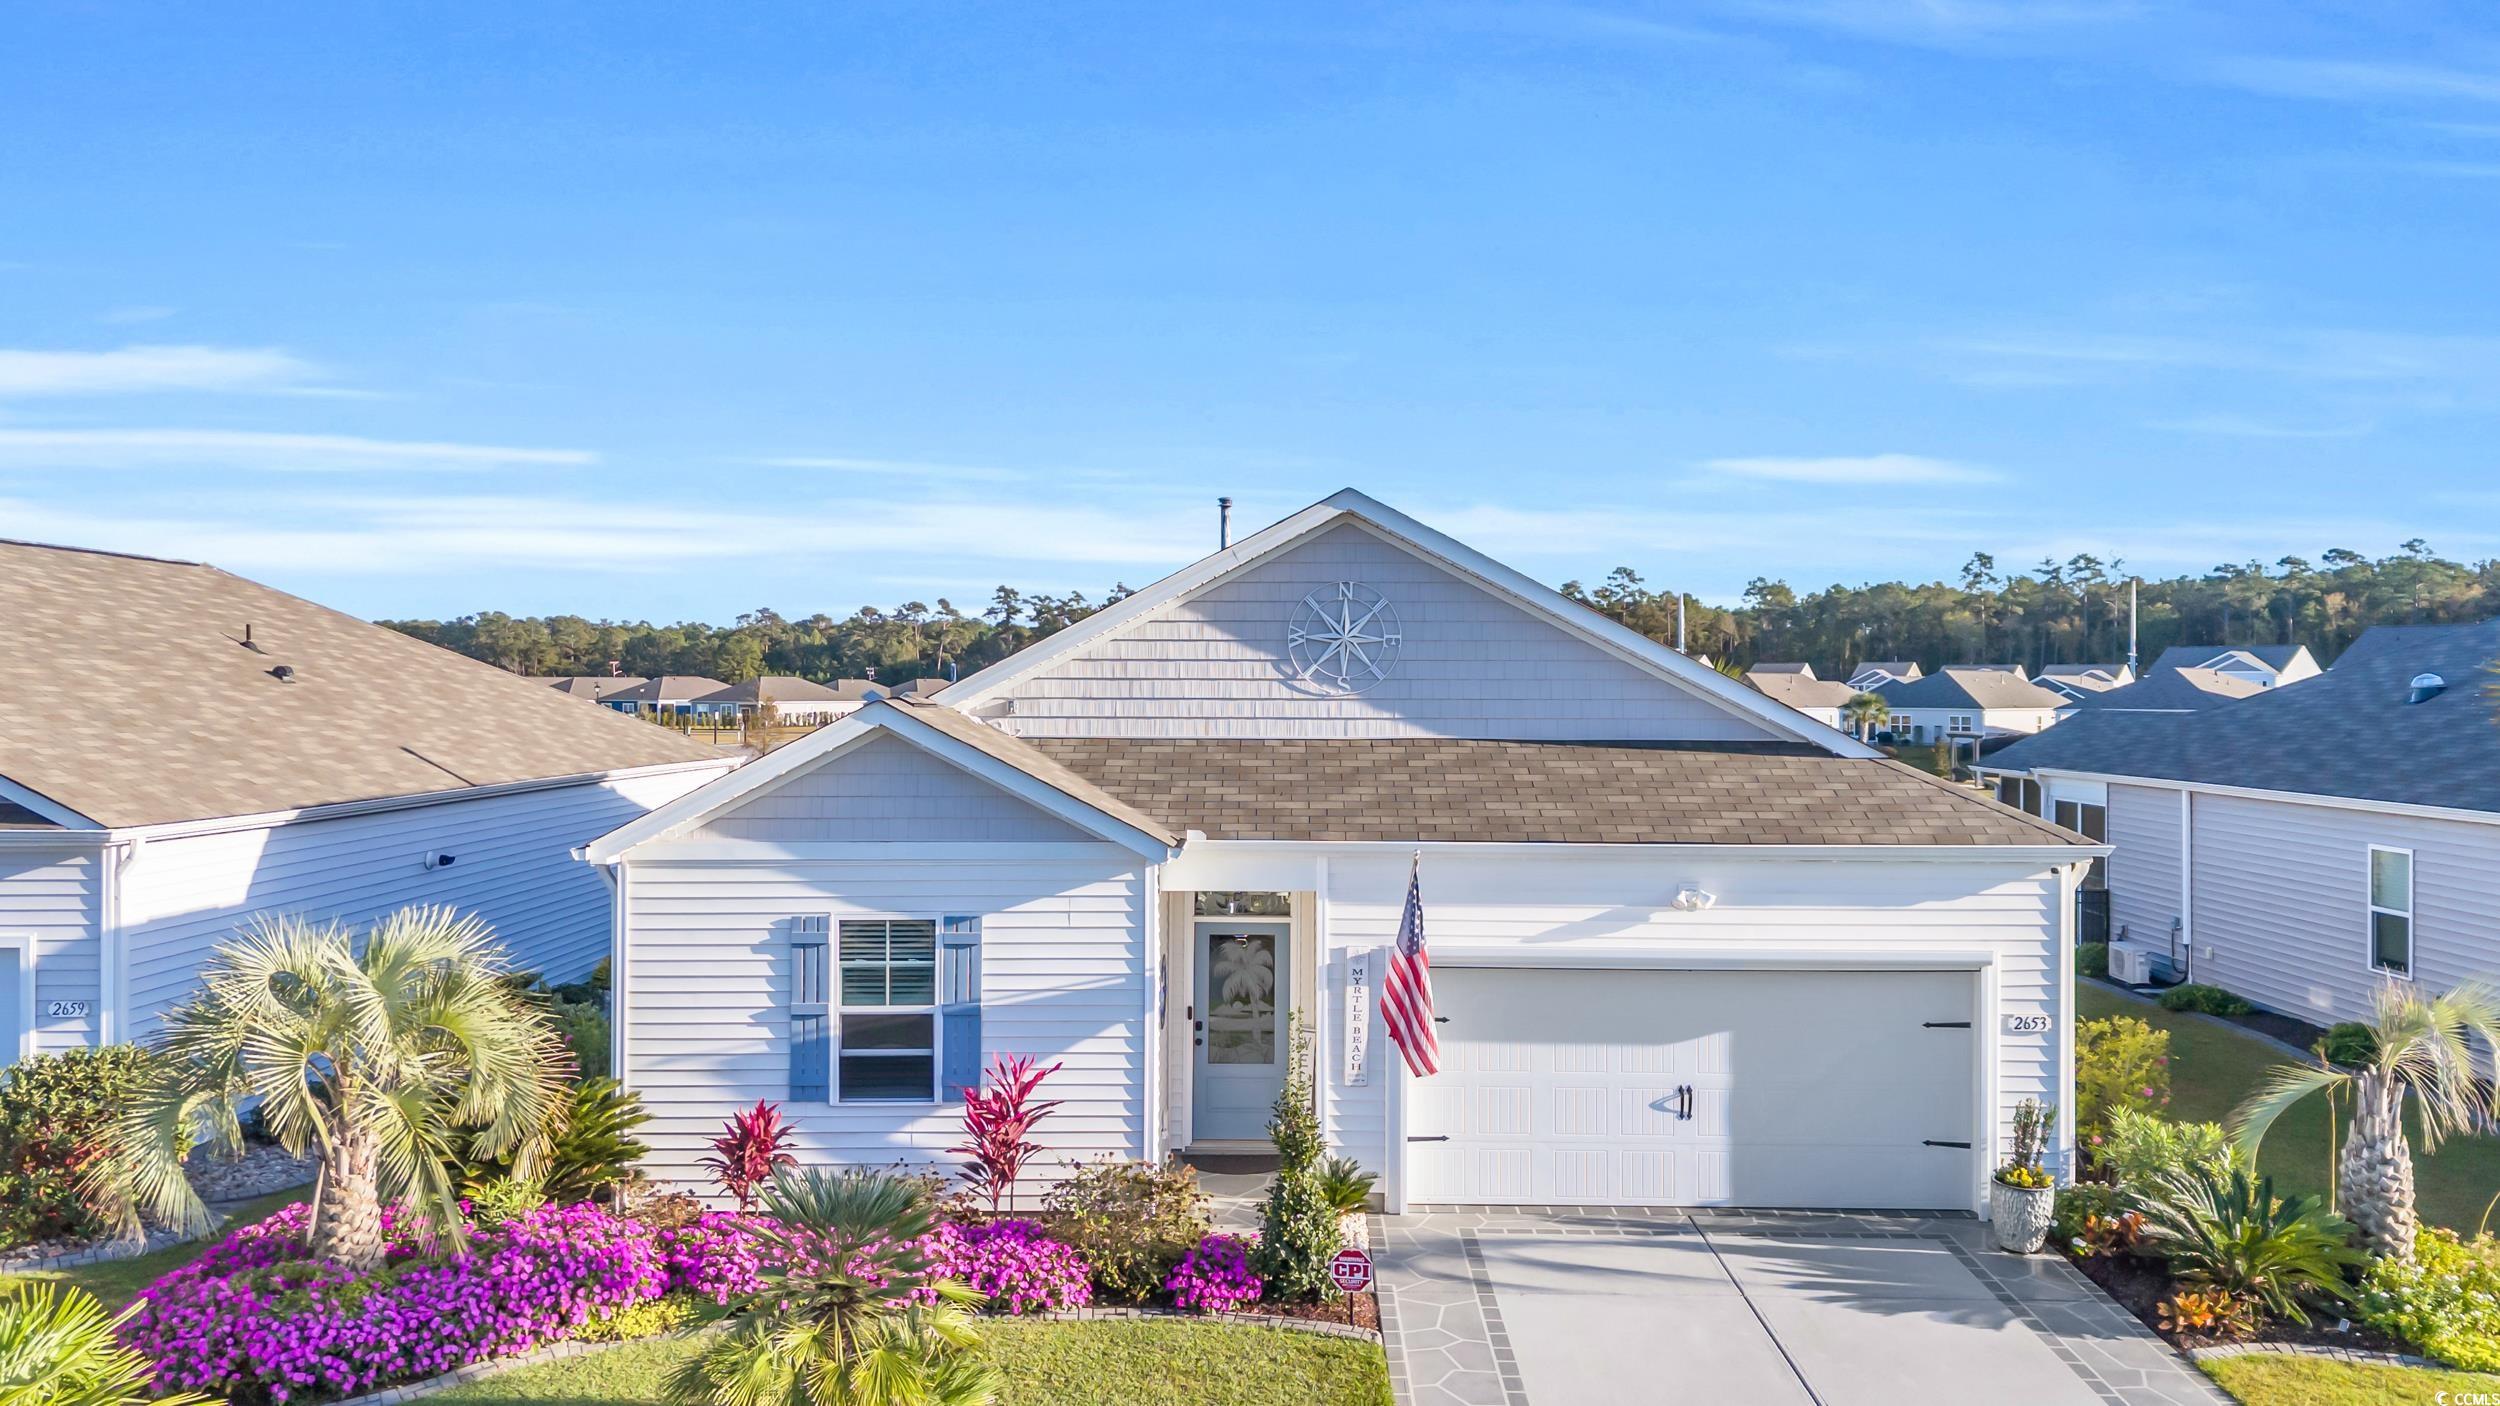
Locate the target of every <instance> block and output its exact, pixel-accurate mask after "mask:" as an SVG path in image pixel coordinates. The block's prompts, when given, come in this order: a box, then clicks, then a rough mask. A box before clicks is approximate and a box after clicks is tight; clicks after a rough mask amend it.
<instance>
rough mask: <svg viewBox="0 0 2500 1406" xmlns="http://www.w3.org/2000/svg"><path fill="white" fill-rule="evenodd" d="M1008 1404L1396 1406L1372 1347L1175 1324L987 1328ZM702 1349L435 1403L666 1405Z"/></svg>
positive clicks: (488, 1384) (587, 1360)
mask: <svg viewBox="0 0 2500 1406" xmlns="http://www.w3.org/2000/svg"><path fill="white" fill-rule="evenodd" d="M981 1332H982V1336H983V1337H984V1338H985V1339H986V1342H985V1344H984V1346H983V1347H982V1352H983V1354H984V1355H985V1356H987V1357H988V1358H989V1359H990V1361H992V1362H994V1363H995V1364H997V1366H998V1369H999V1375H1000V1376H1001V1377H1003V1378H1004V1379H1005V1382H1006V1389H1005V1390H1004V1391H1002V1392H1001V1393H1000V1394H999V1397H998V1406H1092V1403H1096V1402H1105V1401H1119V1402H1141V1403H1143V1402H1175V1403H1177V1402H1189V1403H1193V1406H1388V1403H1389V1367H1388V1362H1387V1360H1386V1359H1385V1358H1383V1357H1382V1356H1381V1352H1380V1349H1379V1348H1377V1347H1374V1346H1373V1345H1371V1344H1370V1343H1367V1342H1358V1341H1355V1340H1352V1339H1347V1338H1326V1337H1320V1336H1317V1335H1315V1334H1311V1333H1295V1332H1287V1331H1284V1330H1282V1329H1276V1328H1244V1327H1235V1326H1231V1325H1228V1324H1213V1323H1174V1322H1152V1321H1147V1322H1104V1323H1019V1322H1014V1321H999V1322H990V1323H984V1324H982V1327H981ZM696 1346H697V1344H696V1342H695V1341H694V1340H691V1339H686V1338H665V1339H655V1340H652V1341H649V1342H639V1343H628V1344H626V1345H625V1346H623V1347H619V1348H614V1349H611V1350H609V1351H607V1352H603V1353H597V1354H594V1355H592V1356H589V1357H580V1358H573V1359H570V1360H567V1361H563V1362H548V1363H542V1364H540V1365H539V1366H536V1367H523V1368H519V1369H517V1370H515V1371H510V1372H504V1373H501V1374H499V1375H497V1376H493V1377H488V1378H486V1379H485V1380H483V1381H475V1382H470V1383H468V1384H467V1385H465V1386H459V1387H454V1388H453V1389H451V1390H450V1391H446V1392H443V1393H441V1394H439V1395H436V1396H434V1397H432V1398H430V1399H431V1400H433V1401H440V1402H445V1403H453V1402H468V1403H472V1404H473V1406H480V1404H485V1403H491V1406H521V1403H526V1402H547V1403H559V1406H565V1404H568V1403H569V1406H662V1403H664V1402H666V1401H667V1397H666V1396H665V1395H664V1394H663V1393H662V1391H661V1386H662V1384H663V1383H664V1382H665V1381H666V1380H667V1378H668V1375H669V1373H671V1372H672V1371H674V1370H676V1368H677V1366H678V1364H679V1363H681V1362H683V1361H684V1360H685V1359H686V1358H687V1357H689V1356H691V1355H692V1354H693V1353H694V1351H695V1349H696Z"/></svg>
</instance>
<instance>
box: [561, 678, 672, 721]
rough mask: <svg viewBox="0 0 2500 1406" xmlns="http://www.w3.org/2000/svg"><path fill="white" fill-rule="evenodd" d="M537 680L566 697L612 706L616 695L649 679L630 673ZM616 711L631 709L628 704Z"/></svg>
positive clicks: (637, 686)
mask: <svg viewBox="0 0 2500 1406" xmlns="http://www.w3.org/2000/svg"><path fill="white" fill-rule="evenodd" d="M538 682H539V683H543V684H545V685H547V686H548V687H549V688H552V689H554V690H555V691H556V692H558V693H561V694H563V695H564V696H565V697H567V698H580V699H585V700H587V701H589V702H592V703H602V704H608V705H609V706H614V704H615V699H616V697H617V695H619V694H621V693H624V692H625V691H627V690H628V689H635V688H640V687H642V686H643V685H644V684H646V683H648V682H650V680H648V679H638V678H635V677H634V676H632V675H630V674H566V675H563V676H560V677H556V678H542V679H539V680H538ZM618 711H620V712H628V713H630V712H632V711H633V709H632V708H631V707H630V706H629V707H625V708H620V709H618Z"/></svg>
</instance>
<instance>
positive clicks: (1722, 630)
mask: <svg viewBox="0 0 2500 1406" xmlns="http://www.w3.org/2000/svg"><path fill="white" fill-rule="evenodd" d="M2131 579H2133V578H2130V577H2129V576H2128V575H2127V573H2126V568H2125V563H2124V562H2123V561H2121V560H2118V559H2115V558H2112V559H2109V560H2103V559H2102V558H2100V557H2096V556H2092V555H2090V554H2080V555H2077V556H2074V557H2070V558H2068V559H2067V560H2065V561H2062V562H2060V561H2043V562H2040V563H2039V564H2038V565H2036V566H2034V567H2032V568H2030V569H2029V570H2027V571H2002V570H2000V569H1999V568H1998V566H1997V563H1996V559H1995V558H1994V557H1992V556H1990V555H1989V554H1987V553H1985V552H1977V553H1974V554H1972V556H1971V558H1970V560H1969V561H1968V562H1967V563H1965V564H1964V565H1963V567H1962V570H1961V572H1960V574H1959V576H1958V578H1957V579H1955V580H1953V581H1931V582H1928V583H1926V584H1924V585H1913V584H1909V583H1906V582H1899V581H1888V582H1882V583H1879V584H1873V585H1866V586H1840V585H1834V586H1827V587H1825V588H1823V589H1822V590H1819V591H1815V592H1812V593H1810V594H1807V595H1803V596H1800V595H1799V594H1797V592H1796V591H1795V590H1793V589H1791V588H1790V587H1789V586H1788V585H1787V584H1786V583H1784V582H1779V581H1771V580H1765V579H1761V578H1756V579H1755V580H1754V581H1753V582H1752V584H1750V585H1748V586H1747V587H1746V588H1745V594H1744V601H1743V604H1741V605H1737V606H1732V607H1722V606H1713V605H1707V604H1704V603H1702V602H1700V601H1698V600H1692V601H1688V602H1687V603H1686V605H1685V612H1686V613H1685V628H1686V632H1687V636H1686V637H1687V640H1688V647H1689V648H1690V649H1691V650H1692V651H1693V652H1694V653H1696V654H1705V655H1708V656H1710V657H1711V658H1712V659H1714V660H1718V661H1721V662H1723V663H1729V664H1732V665H1734V666H1736V667H1739V668H1742V667H1749V666H1751V665H1752V664H1754V663H1757V662H1759V661H1762V660H1804V661H1806V662H1808V663H1811V664H1813V665H1814V667H1815V671H1816V672H1817V673H1819V674H1822V675H1823V676H1825V677H1827V678H1829V677H1845V676H1846V674H1847V673H1848V671H1849V670H1850V669H1852V668H1854V667H1855V666H1856V665H1858V664H1860V663H1863V662H1865V661H1867V660H1869V659H1909V660H1915V661H1917V662H1918V663H1919V664H1920V665H1921V666H1922V667H1925V668H1927V669H1930V670H1933V669H1936V668H1939V667H1942V666H1944V665H1946V664H2008V663H2011V664H2021V665H2024V666H2025V667H2027V668H2030V669H2033V670H2037V669H2039V668H2041V667H2042V666H2044V665H2048V664H2058V663H2115V662H2119V661H2123V660H2124V659H2125V658H2126V656H2127V590H2128V585H2129V583H2130V580H2131ZM1562 591H1563V594H1564V595H1566V596H1569V597H1570V598H1572V599H1573V600H1576V601H1579V602H1580V603H1582V604H1584V605H1587V606H1589V607H1590V608H1591V609H1594V610H1596V611H1598V612H1600V613H1601V614H1604V615H1606V616H1609V617H1611V618H1612V619H1615V620H1617V621H1620V622H1621V623H1623V624H1624V625H1626V626H1629V627H1630V628H1632V629H1634V630H1638V631H1639V632H1640V633H1642V634H1644V635H1647V636H1649V637H1650V638H1651V639H1655V640H1659V641H1662V642H1668V643H1672V642H1673V641H1674V640H1675V638H1676V606H1677V601H1678V598H1679V597H1678V592H1677V591H1676V590H1675V589H1674V588H1673V587H1655V588H1653V587H1652V586H1650V585H1649V584H1648V582H1647V581H1645V580H1644V579H1643V578H1642V576H1641V575H1640V573H1639V572H1637V571H1635V570H1633V569H1632V568H1630V567H1617V568H1615V570H1614V571H1613V572H1611V573H1609V574H1608V575H1607V576H1606V578H1605V579H1604V580H1603V581H1602V582H1600V583H1599V584H1597V585H1596V586H1594V587H1589V586H1584V585H1583V584H1582V583H1580V582H1578V581H1567V582H1565V583H1564V584H1563V587H1562ZM1128 594H1129V588H1128V587H1126V586H1114V587H1113V588H1112V589H1111V591H1110V593H1109V594H1108V595H1107V596H1105V597H1104V598H1103V599H1102V600H1100V601H1094V600H1089V599H1088V598H1087V597H1086V596H1085V594H1084V593H1083V592H1071V593H1069V594H1068V595H1065V596H1052V595H1046V594H1038V593H1035V594H1027V593H1024V592H1020V591H1017V590H1015V589H1014V588H1012V587H1008V586H1001V587H999V588H998V589H997V590H996V591H995V592H994V593H992V595H991V597H990V604H989V605H988V606H987V607H986V608H984V609H982V610H981V611H979V612H978V613H975V614H965V613H964V612H962V611H960V610H958V609H957V608H956V607H955V606H954V605H953V604H952V603H951V602H949V601H947V600H946V599H944V598H943V597H941V598H940V599H939V600H938V602H937V604H936V605H935V606H934V607H932V606H930V605H927V604H925V603H923V602H920V601H910V602H906V603H904V604H903V605H900V606H897V607H895V608H893V609H891V610H888V609H883V608H880V607H876V606H864V607H862V608H860V609H859V610H856V611H854V612H852V613H851V614H850V615H848V616H846V617H842V618H839V619H837V618H835V617H833V616H831V615H827V614H823V613H818V614H815V615H810V616H807V617H805V618H803V619H792V618H789V617H786V616H784V615H782V614H780V613H779V612H777V611H774V610H770V609H761V610H754V611H750V612H748V613H746V614H744V615H741V616H739V617H738V618H737V619H736V621H735V622H733V623H731V624H728V625H709V624H704V623H701V622H694V621H681V622H679V623H677V624H673V625H654V624H651V623H650V622H648V621H634V622H621V621H614V620H590V619H587V618H584V617H582V616H578V615H551V616H512V615H505V614H502V613H501V612H495V611H488V612H483V613H480V614H476V615H464V616H461V617H460V618H458V619H456V620H385V621H382V622H381V623H382V624H383V625H386V626H388V627H389V628H391V629H394V630H398V631H400V632H402V633H403V634H409V635H414V636H416V637H417V638H419V639H422V640H427V641H430V642H431V643H434V644H438V645H441V646H443V647H445V648H447V649H452V650H456V651H458V652H460V653H462V654H466V655H468V656H470V657H471V658H474V659H483V660H485V661H486V662H488V663H490V664H495V665H498V666H500V667H502V668H505V669H509V670H511V671H513V672H514V673H520V674H537V675H546V674H604V673H607V672H609V666H610V663H611V661H613V663H614V664H615V666H616V667H617V669H618V670H620V671H621V672H623V673H627V674H634V675H639V676H644V677H648V676H652V675H657V674H700V675H704V676H707V677H710V678H716V679H720V680H722V681H723V682H727V683H742V682H744V681H746V680H748V679H751V678H754V677H756V676H758V675H760V674H790V675H796V676H798V677H801V678H809V679H817V680H820V681H821V680H831V679H838V678H873V679H876V680H879V681H880V682H885V683H901V682H903V681H905V680H908V679H914V678H923V677H931V676H939V677H942V676H945V675H947V674H948V673H950V672H955V673H966V674H968V673H971V672H972V671H973V670H975V669H979V668H982V667H983V666H985V665H988V664H991V663H994V662H996V661H997V660H999V659H1003V658H1005V657H1006V656H1007V655H1009V654H1012V653H1014V652H1015V651H1017V650H1019V649H1022V648H1023V647H1024V646H1025V645H1027V644H1030V643H1031V642H1033V641H1034V640H1036V639H1040V638H1042V637H1043V636H1045V635H1048V634H1051V633H1053V632H1055V631H1057V630H1061V629H1065V628H1066V627H1068V626H1069V625H1072V624H1074V623H1076V622H1077V621H1079V620H1082V619H1084V618H1085V617H1086V616H1088V615H1091V614H1093V613H1094V612H1095V611H1097V610H1100V609H1101V608H1103V607H1104V606H1106V605H1110V604H1112V603H1113V602H1116V601H1119V600H1121V599H1123V598H1125V597H1126V596H1127V595H1128ZM2137 596H2138V600H2137V605H2138V622H2139V624H2138V642H2139V648H2140V653H2141V657H2142V658H2143V660H2144V661H2145V662H2147V663H2149V662H2150V661H2151V660H2152V659H2153V658H2154V657H2155V656H2157V655H2158V654H2160V652H2161V651H2162V650H2163V649H2164V648H2167V647H2168V646H2170V645H2174V644H2305V645H2308V646H2309V648H2310V649H2311V651H2312V652H2314V653H2315V654H2316V655H2317V656H2318V659H2319V662H2320V663H2330V662H2332V661H2333V659H2334V657H2335V656H2336V655H2337V654H2340V653H2341V652H2342V651H2343V649H2344V647H2345V646H2346V645H2348V644H2350V643H2352V641H2353V640H2354V639H2355V638H2356V637H2357V636H2359V635H2360V633H2361V632H2362V631H2363V630H2365V629H2368V628H2369V627H2371V626H2373V625H2416V624H2448V623H2456V622H2463V621H2472V620H2480V619H2484V618H2486V617H2488V616H2490V615H2493V614H2495V613H2500V562H2494V561H2483V562H2479V563H2476V564H2474V565H2471V566H2468V565H2465V564H2463V563H2459V562H2455V561H2450V560H2447V559H2446V558H2443V557H2440V556H2437V555H2435V554H2434V553H2433V552H2432V551H2431V549H2430V547H2429V545H2428V544H2426V543H2424V542H2423V541H2421V540H2420V539H2418V538H2417V539H2415V540H2414V541H2411V542H2407V543H2405V544H2404V545H2403V546H2402V547H2401V548H2399V549H2398V550H2397V551H2396V552H2395V553H2393V554H2391V555H2388V556H2384V557H2378V558H2370V557H2365V556H2362V555H2361V554H2360V553H2358V552H2353V551H2347V550H2345V549H2342V548H2335V549H2331V550H2328V551H2326V552H2324V553H2322V554H2321V555H2320V557H2319V558H2318V560H2317V561H2316V562H2314V563H2312V562H2311V561H2309V560H2307V559H2305V558H2302V557H2297V556H2287V557H2284V558H2282V559H2281V560H2279V561H2276V562H2275V563H2274V564H2273V565H2271V566H2268V565H2266V564H2264V563H2261V562H2254V561H2252V562H2247V563H2242V564H2228V563H2226V564H2224V565H2221V566H2217V567H2215V568H2214V569H2213V570H2211V571H2208V572H2205V573H2203V574H2202V575H2182V576H2173V577H2168V578H2164V579H2150V578H2147V579H2144V580H2142V581H2141V582H2140V583H2138V591H2137Z"/></svg>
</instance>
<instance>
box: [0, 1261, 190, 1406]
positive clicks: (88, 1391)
mask: <svg viewBox="0 0 2500 1406" xmlns="http://www.w3.org/2000/svg"><path fill="white" fill-rule="evenodd" d="M138 1311H139V1309H138V1305H136V1304H133V1305H132V1306H131V1307H129V1308H127V1309H124V1310H123V1311H122V1312H121V1314H120V1315H119V1316H118V1317H116V1316H115V1315H113V1314H111V1313H108V1312H106V1311H105V1308H104V1305H103V1304H101V1303H99V1302H97V1300H96V1296H95V1295H93V1294H90V1293H88V1292H87V1291H86V1290H84V1289H75V1288H69V1287H66V1286H63V1285H59V1284H53V1283H49V1282H46V1281H43V1280H31V1279H21V1280H16V1281H13V1282H11V1283H9V1284H8V1285H6V1286H5V1287H0V1402H6V1403H8V1406H143V1403H153V1406H193V1403H196V1402H205V1401H207V1400H208V1398H207V1397H205V1396H201V1395H199V1394H197V1393H195V1392H187V1391H184V1392H171V1393H168V1394H166V1395H162V1396H159V1395H157V1394H156V1392H155V1390H154V1389H153V1383H154V1381H155V1377H156V1371H155V1369H154V1368H153V1367H151V1366H150V1365H149V1363H148V1360H147V1358H145V1357H143V1356H141V1355H140V1354H139V1353H138V1352H136V1351H134V1350H132V1349H131V1348H129V1347H126V1346H124V1345H123V1343H122V1342H121V1340H120V1339H119V1338H117V1337H115V1336H114V1333H115V1330H116V1329H118V1328H120V1327H121V1326H122V1324H124V1323H126V1322H128V1321H129V1320H130V1318H131V1316H132V1315H133V1314H136V1313H137V1312H138Z"/></svg>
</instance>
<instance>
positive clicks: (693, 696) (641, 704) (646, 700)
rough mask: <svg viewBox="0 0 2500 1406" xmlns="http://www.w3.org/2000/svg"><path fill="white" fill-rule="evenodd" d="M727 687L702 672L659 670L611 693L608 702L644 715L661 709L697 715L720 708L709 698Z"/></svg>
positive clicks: (611, 705) (658, 712)
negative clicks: (631, 685) (682, 672)
mask: <svg viewBox="0 0 2500 1406" xmlns="http://www.w3.org/2000/svg"><path fill="white" fill-rule="evenodd" d="M727 687H729V685H727V684H725V683H722V682H721V681H720V680H719V679H707V678H705V677H703V676H702V675H701V674H662V675H660V676H659V677H658V678H655V679H645V680H644V681H643V682H641V683H640V684H637V685H635V686H634V687H632V688H629V689H626V690H624V691H623V692H621V693H613V694H610V695H609V696H608V698H607V700H606V701H607V705H608V706H609V707H611V708H614V709H616V710H617V711H618V712H620V713H639V714H642V715H643V716H645V717H649V716H653V715H656V714H660V713H670V714H679V715H686V714H691V715H694V716H697V717H701V716H705V715H708V714H711V713H714V712H717V711H719V710H718V709H717V708H715V707H714V706H713V705H712V704H711V702H710V701H709V700H710V699H711V697H712V695H714V694H716V693H719V692H720V691H721V690H723V689H725V688H727Z"/></svg>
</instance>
